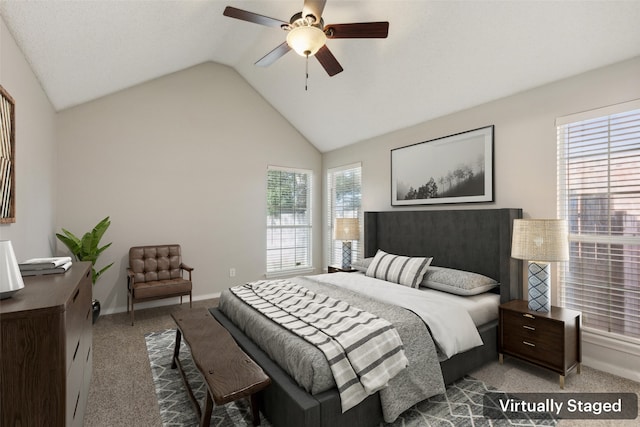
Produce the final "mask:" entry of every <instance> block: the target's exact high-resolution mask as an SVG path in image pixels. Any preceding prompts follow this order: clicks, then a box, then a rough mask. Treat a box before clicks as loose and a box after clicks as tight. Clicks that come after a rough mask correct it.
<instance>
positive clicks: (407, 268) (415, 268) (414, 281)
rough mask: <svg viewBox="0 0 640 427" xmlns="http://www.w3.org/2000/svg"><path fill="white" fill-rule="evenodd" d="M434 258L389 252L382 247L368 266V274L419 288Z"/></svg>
mask: <svg viewBox="0 0 640 427" xmlns="http://www.w3.org/2000/svg"><path fill="white" fill-rule="evenodd" d="M432 259H433V258H422V257H407V256H401V255H392V254H388V253H386V252H384V251H382V250H380V249H378V252H377V253H376V256H375V257H373V261H371V264H369V267H368V268H367V273H366V275H367V276H369V277H375V278H376V279H382V280H386V281H388V282H393V283H398V284H400V285H404V286H409V287H412V288H418V286H419V285H420V282H421V281H422V277H423V276H424V273H425V271H427V268H428V267H429V264H431V260H432Z"/></svg>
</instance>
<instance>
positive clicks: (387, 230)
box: [364, 209, 522, 302]
mask: <svg viewBox="0 0 640 427" xmlns="http://www.w3.org/2000/svg"><path fill="white" fill-rule="evenodd" d="M364 215H365V216H364V256H365V257H372V256H374V255H375V254H376V251H377V250H378V249H382V250H383V251H385V252H388V253H393V254H398V255H407V256H432V257H433V262H432V265H437V266H440V267H449V268H455V269H459V270H466V271H472V272H475V273H480V274H483V275H485V276H488V277H491V278H493V279H495V280H497V281H498V282H500V301H501V302H506V301H509V300H512V299H517V298H522V261H520V260H516V259H513V258H511V233H512V229H513V220H514V219H516V218H522V209H478V210H444V211H386V212H365V214H364Z"/></svg>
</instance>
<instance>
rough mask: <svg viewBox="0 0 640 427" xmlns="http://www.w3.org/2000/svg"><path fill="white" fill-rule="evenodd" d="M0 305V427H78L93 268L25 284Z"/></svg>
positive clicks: (87, 372) (83, 266)
mask: <svg viewBox="0 0 640 427" xmlns="http://www.w3.org/2000/svg"><path fill="white" fill-rule="evenodd" d="M24 285H25V287H24V289H22V290H20V291H19V292H17V293H16V294H14V295H13V297H12V298H9V299H5V300H2V301H0V327H1V336H0V340H1V341H0V357H1V361H0V365H1V367H0V396H1V399H0V401H1V404H0V405H1V406H0V425H2V426H6V427H15V426H22V427H24V426H82V424H83V418H84V410H85V407H86V403H87V396H88V393H89V382H90V380H91V367H92V309H91V298H92V296H91V294H92V288H91V287H92V283H91V263H89V262H74V263H73V265H72V266H71V268H70V269H69V271H67V272H66V273H65V274H50V275H44V276H31V277H25V278H24Z"/></svg>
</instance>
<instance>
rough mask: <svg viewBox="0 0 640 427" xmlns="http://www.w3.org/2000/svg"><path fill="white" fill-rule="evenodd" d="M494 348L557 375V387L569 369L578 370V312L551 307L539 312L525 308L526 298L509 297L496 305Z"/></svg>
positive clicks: (580, 355) (579, 355)
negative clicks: (498, 307) (496, 333)
mask: <svg viewBox="0 0 640 427" xmlns="http://www.w3.org/2000/svg"><path fill="white" fill-rule="evenodd" d="M499 313H500V314H499V316H500V317H499V318H500V333H499V339H498V346H499V348H498V351H499V358H500V363H502V362H503V354H508V355H510V356H514V357H517V358H519V359H522V360H526V361H527V362H530V363H533V364H536V365H538V366H542V367H545V368H547V369H550V370H552V371H554V372H557V373H558V374H560V387H561V388H564V377H565V376H566V375H567V372H569V371H570V370H571V369H573V368H576V370H577V372H578V373H580V363H581V361H582V352H581V333H580V328H581V313H580V312H579V311H575V310H569V309H566V308H560V307H553V306H552V307H551V311H550V312H548V313H543V312H539V311H532V310H529V308H528V303H527V301H522V300H513V301H509V302H507V303H504V304H502V305H501V306H500V310H499Z"/></svg>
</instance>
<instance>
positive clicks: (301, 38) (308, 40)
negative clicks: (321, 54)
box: [287, 25, 327, 56]
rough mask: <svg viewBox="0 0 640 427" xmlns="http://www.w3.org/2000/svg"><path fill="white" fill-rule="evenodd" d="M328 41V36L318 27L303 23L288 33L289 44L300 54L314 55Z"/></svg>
mask: <svg viewBox="0 0 640 427" xmlns="http://www.w3.org/2000/svg"><path fill="white" fill-rule="evenodd" d="M326 41H327V36H326V35H325V33H324V32H323V31H322V30H321V29H320V28H318V27H314V26H311V25H301V26H299V27H294V28H292V29H291V31H289V34H287V44H288V45H289V46H290V47H291V49H293V50H295V51H296V53H297V54H298V55H300V56H313V55H315V54H316V52H318V50H320V48H321V47H322V46H324V44H325V43H326Z"/></svg>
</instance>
